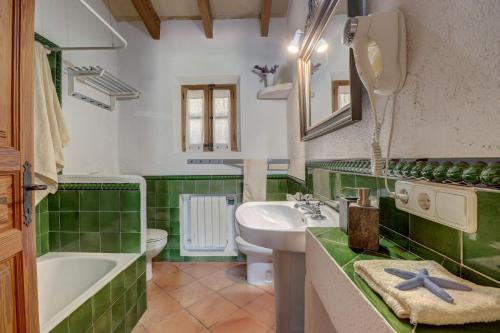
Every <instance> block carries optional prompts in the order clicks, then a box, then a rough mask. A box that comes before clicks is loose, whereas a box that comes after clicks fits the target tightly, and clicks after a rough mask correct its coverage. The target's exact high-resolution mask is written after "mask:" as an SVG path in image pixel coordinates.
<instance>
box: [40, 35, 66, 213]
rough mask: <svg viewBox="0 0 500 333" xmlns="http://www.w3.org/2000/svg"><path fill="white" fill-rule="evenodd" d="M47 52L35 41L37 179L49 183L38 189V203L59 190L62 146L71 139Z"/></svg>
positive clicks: (42, 182)
mask: <svg viewBox="0 0 500 333" xmlns="http://www.w3.org/2000/svg"><path fill="white" fill-rule="evenodd" d="M46 52H47V51H46V50H45V48H44V47H43V45H42V44H40V43H38V42H37V43H35V63H34V80H35V82H34V95H35V100H34V124H35V140H34V141H35V163H34V170H35V182H36V183H37V184H46V185H47V186H48V190H47V191H37V192H36V194H35V202H36V203H38V202H39V201H40V200H42V198H43V197H45V196H46V195H47V194H48V193H55V191H57V173H58V172H59V171H61V170H62V169H63V167H64V155H63V147H64V146H66V145H67V144H68V143H69V135H68V130H67V128H66V123H65V121H64V116H63V113H62V110H61V105H60V104H59V100H58V98H57V93H56V89H55V87H54V83H53V81H52V76H51V72H50V65H49V60H48V58H47V53H46Z"/></svg>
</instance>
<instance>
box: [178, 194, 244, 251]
mask: <svg viewBox="0 0 500 333" xmlns="http://www.w3.org/2000/svg"><path fill="white" fill-rule="evenodd" d="M181 203H182V204H181V242H182V244H181V255H182V256H233V255H237V250H236V246H235V241H234V237H235V235H234V200H233V199H232V198H230V197H226V196H223V195H195V194H184V195H182V200H181Z"/></svg>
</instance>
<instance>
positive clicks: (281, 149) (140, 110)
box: [118, 19, 288, 175]
mask: <svg viewBox="0 0 500 333" xmlns="http://www.w3.org/2000/svg"><path fill="white" fill-rule="evenodd" d="M119 29H120V31H121V32H123V33H124V35H125V36H126V37H127V40H128V42H129V46H128V48H127V49H125V50H124V51H120V52H119V54H118V59H119V61H118V68H119V73H120V76H121V77H122V78H123V79H124V80H126V81H127V82H130V84H132V85H133V86H134V87H136V88H138V89H139V90H141V91H142V96H141V98H140V99H139V100H136V101H131V102H127V103H121V105H120V112H119V130H118V131H119V142H120V144H119V150H120V153H119V164H120V172H121V173H123V174H142V175H152V174H155V175H169V174H230V173H239V172H240V171H239V170H238V169H236V168H231V167H226V166H219V165H217V166H206V165H205V166H193V165H187V164H186V159H188V158H260V159H267V158H286V157H287V156H288V152H287V142H286V140H287V125H286V124H287V122H286V102H285V101H263V100H257V99H256V94H257V92H258V91H259V90H260V89H262V88H263V84H262V83H260V82H258V77H257V76H256V75H255V74H253V73H251V69H252V67H253V66H254V65H256V64H260V65H263V64H268V65H272V64H279V65H284V63H285V61H286V54H285V52H286V45H287V37H288V36H287V33H286V20H285V19H272V20H271V27H270V33H269V37H267V38H263V37H260V33H259V21H258V20H256V19H241V20H222V21H220V20H216V21H214V39H212V40H209V39H206V38H205V35H204V33H203V31H202V28H201V26H200V22H193V21H167V22H163V23H162V31H161V40H159V41H155V40H152V39H151V38H150V37H149V35H148V34H147V32H146V31H145V29H144V28H143V26H142V24H140V23H132V24H130V23H121V24H120V25H119ZM224 77H227V79H230V80H233V79H235V78H236V80H238V78H239V87H238V88H239V89H238V90H239V95H238V100H239V113H240V126H241V131H240V137H241V139H240V142H241V145H240V146H241V152H234V153H233V152H225V153H214V152H207V153H184V152H181V127H180V124H181V118H180V113H181V111H180V106H181V101H180V84H181V82H191V83H195V82H196V81H198V82H199V83H209V82H210V81H214V80H215V81H218V82H223V81H224ZM214 83H217V82H214Z"/></svg>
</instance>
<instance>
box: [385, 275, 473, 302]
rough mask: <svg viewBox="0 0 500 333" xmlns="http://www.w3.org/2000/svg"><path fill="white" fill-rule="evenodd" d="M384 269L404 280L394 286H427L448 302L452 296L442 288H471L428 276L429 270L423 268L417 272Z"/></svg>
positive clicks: (409, 287) (408, 287) (464, 289)
mask: <svg viewBox="0 0 500 333" xmlns="http://www.w3.org/2000/svg"><path fill="white" fill-rule="evenodd" d="M384 271H385V272H386V273H389V274H392V275H396V276H399V277H400V278H403V279H405V280H406V281H403V282H400V283H398V284H397V285H395V286H394V287H395V288H397V289H399V290H410V289H414V288H418V287H424V288H427V289H428V290H429V291H430V292H431V293H433V294H434V295H436V296H437V297H439V298H441V299H442V300H443V301H445V302H448V303H453V297H451V296H450V294H448V293H447V292H446V291H444V290H443V288H446V289H453V290H462V291H471V290H472V289H471V288H469V287H467V286H464V285H462V284H459V283H456V282H453V281H449V280H445V279H442V278H438V277H434V276H429V272H428V271H427V269H425V268H423V269H421V270H419V271H418V273H413V272H408V271H404V270H402V269H397V268H384Z"/></svg>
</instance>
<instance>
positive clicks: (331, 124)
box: [297, 0, 362, 141]
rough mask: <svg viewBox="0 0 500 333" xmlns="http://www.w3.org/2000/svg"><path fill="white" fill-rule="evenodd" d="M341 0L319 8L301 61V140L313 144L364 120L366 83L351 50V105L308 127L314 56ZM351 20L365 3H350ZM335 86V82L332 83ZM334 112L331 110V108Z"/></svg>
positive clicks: (352, 0)
mask: <svg viewBox="0 0 500 333" xmlns="http://www.w3.org/2000/svg"><path fill="white" fill-rule="evenodd" d="M340 1H341V0H323V1H322V2H321V3H320V5H319V6H318V7H317V8H316V10H315V13H314V17H313V19H312V21H311V24H310V25H309V26H308V27H307V28H306V31H305V34H304V39H303V42H302V45H301V47H300V51H299V56H298V59H297V81H298V89H299V111H300V138H301V140H302V141H309V140H312V139H315V138H317V137H320V136H322V135H325V134H328V133H331V132H333V131H336V130H338V129H340V128H342V127H345V126H348V125H352V124H353V123H355V122H358V121H360V120H361V118H362V97H361V90H362V88H361V87H362V83H361V80H360V79H359V76H358V72H357V70H356V65H355V63H354V55H353V52H352V49H349V80H350V81H351V82H350V84H351V104H350V106H346V107H344V108H342V109H340V110H337V111H335V112H333V113H332V114H331V115H330V116H329V117H327V118H326V119H324V120H322V121H321V122H319V123H318V124H315V125H314V126H312V127H308V122H309V121H308V119H309V113H310V110H311V94H310V92H311V90H310V87H311V82H310V81H311V79H310V78H311V55H312V53H313V52H314V50H315V49H316V45H317V44H318V42H319V40H320V39H321V37H322V36H323V34H324V32H325V30H326V27H327V25H328V23H329V22H330V20H331V19H332V18H333V16H335V12H336V10H337V5H338V4H339V3H340ZM346 1H347V15H348V16H349V17H353V16H358V15H362V10H361V8H362V3H361V0H346ZM328 84H331V82H328ZM330 108H331V107H330Z"/></svg>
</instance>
